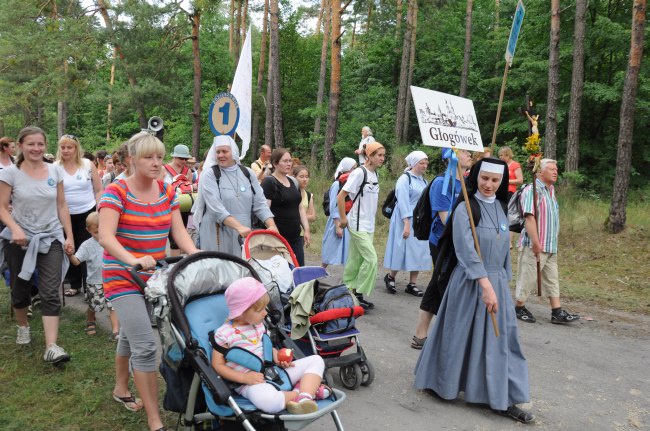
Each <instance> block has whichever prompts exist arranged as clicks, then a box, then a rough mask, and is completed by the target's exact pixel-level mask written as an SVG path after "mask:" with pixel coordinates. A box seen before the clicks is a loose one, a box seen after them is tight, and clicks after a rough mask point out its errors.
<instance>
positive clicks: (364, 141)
mask: <svg viewBox="0 0 650 431" xmlns="http://www.w3.org/2000/svg"><path fill="white" fill-rule="evenodd" d="M372 142H375V138H373V137H372V136H366V137H365V138H363V139H362V140H361V142H359V151H360V152H359V165H363V164H364V163H366V152H365V151H366V149H365V148H364V147H365V146H366V145H368V144H370V143H372Z"/></svg>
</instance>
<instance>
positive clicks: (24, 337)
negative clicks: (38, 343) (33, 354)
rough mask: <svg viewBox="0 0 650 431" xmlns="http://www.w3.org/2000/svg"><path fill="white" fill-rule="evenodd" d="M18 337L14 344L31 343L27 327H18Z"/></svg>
mask: <svg viewBox="0 0 650 431" xmlns="http://www.w3.org/2000/svg"><path fill="white" fill-rule="evenodd" d="M17 328H18V335H17V336H16V344H29V343H31V342H32V337H31V336H30V335H29V326H18V327H17Z"/></svg>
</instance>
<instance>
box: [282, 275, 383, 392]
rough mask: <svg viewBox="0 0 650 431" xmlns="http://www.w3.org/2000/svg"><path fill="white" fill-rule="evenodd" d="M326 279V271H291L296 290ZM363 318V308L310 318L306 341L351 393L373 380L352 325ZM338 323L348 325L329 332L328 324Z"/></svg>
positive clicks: (373, 377) (356, 332) (370, 368)
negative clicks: (342, 322)
mask: <svg viewBox="0 0 650 431" xmlns="http://www.w3.org/2000/svg"><path fill="white" fill-rule="evenodd" d="M327 276H329V274H328V273H327V271H326V270H325V269H324V268H322V267H320V266H303V267H300V268H295V269H294V270H293V279H294V284H295V285H296V286H298V285H299V284H302V283H306V282H308V281H311V280H315V279H318V278H320V277H327ZM363 314H364V311H363V308H361V307H360V306H358V305H357V306H355V307H354V308H332V309H328V310H326V311H321V312H318V313H316V314H314V315H311V316H310V317H309V323H310V327H309V330H308V331H307V336H306V338H307V340H308V342H309V343H308V344H309V346H310V347H311V352H313V353H315V354H317V355H319V356H321V357H322V358H323V360H324V361H325V367H326V368H327V369H329V368H337V367H338V369H339V378H340V379H341V383H342V384H343V386H344V387H345V388H346V389H352V390H354V389H357V388H358V387H359V386H360V385H361V386H368V385H370V384H371V383H372V382H373V380H374V379H375V369H374V368H373V366H372V364H371V363H370V361H369V360H368V358H367V357H366V354H365V352H364V351H363V347H361V344H360V342H359V334H360V332H359V330H358V329H357V328H356V327H355V326H354V325H353V324H352V322H351V319H352V318H357V317H360V316H363ZM338 319H342V320H343V321H345V320H346V319H348V320H347V322H348V324H347V325H345V328H344V329H343V330H341V331H333V332H330V331H328V330H327V329H326V326H327V323H328V322H332V321H336V320H338ZM299 341H302V340H299ZM300 344H301V345H302V344H305V343H300ZM353 346H356V350H357V351H356V353H351V354H345V355H343V353H344V352H345V351H346V350H348V349H350V348H351V347H353ZM303 351H305V349H303Z"/></svg>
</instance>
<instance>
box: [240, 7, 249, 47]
mask: <svg viewBox="0 0 650 431" xmlns="http://www.w3.org/2000/svg"><path fill="white" fill-rule="evenodd" d="M247 18H248V0H244V12H242V15H241V40H243V41H244V42H246V32H247V31H248V28H247V27H246V19H247Z"/></svg>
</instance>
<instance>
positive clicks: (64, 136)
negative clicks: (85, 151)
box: [61, 135, 79, 142]
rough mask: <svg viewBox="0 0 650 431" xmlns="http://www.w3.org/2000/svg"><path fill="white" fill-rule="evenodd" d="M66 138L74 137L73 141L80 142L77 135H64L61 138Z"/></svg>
mask: <svg viewBox="0 0 650 431" xmlns="http://www.w3.org/2000/svg"><path fill="white" fill-rule="evenodd" d="M63 138H66V139H72V140H73V141H77V142H79V139H77V137H76V136H75V135H62V136H61V139H63Z"/></svg>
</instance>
